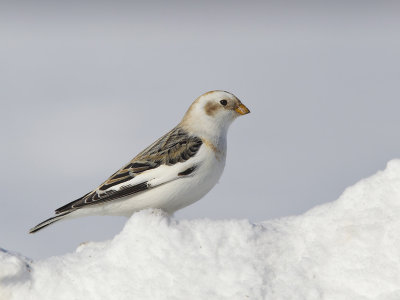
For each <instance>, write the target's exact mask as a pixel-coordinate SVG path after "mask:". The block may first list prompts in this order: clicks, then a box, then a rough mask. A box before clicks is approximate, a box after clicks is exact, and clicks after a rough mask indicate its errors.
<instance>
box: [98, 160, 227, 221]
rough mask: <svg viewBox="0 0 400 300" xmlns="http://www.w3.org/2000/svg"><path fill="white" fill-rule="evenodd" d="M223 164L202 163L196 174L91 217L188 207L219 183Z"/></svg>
mask: <svg viewBox="0 0 400 300" xmlns="http://www.w3.org/2000/svg"><path fill="white" fill-rule="evenodd" d="M224 165H225V161H221V160H217V159H216V158H215V157H214V156H213V158H212V159H209V160H206V161H203V162H202V164H201V165H199V166H198V167H197V168H196V170H195V172H194V173H192V174H190V175H187V176H182V178H178V179H176V180H174V181H171V182H168V183H165V184H163V185H160V186H157V187H155V188H153V189H149V190H146V191H144V192H141V193H139V194H135V195H134V196H132V197H126V198H122V199H120V200H118V201H113V202H110V203H108V204H105V205H102V206H101V207H98V208H95V207H93V209H96V210H97V209H99V210H101V211H96V212H93V213H94V214H103V215H122V216H130V215H132V214H133V213H134V212H135V211H139V210H142V209H146V208H160V209H162V210H164V211H166V212H168V213H173V212H175V211H177V210H178V209H181V208H183V207H185V206H188V205H190V204H192V203H194V202H196V201H198V200H199V199H201V198H202V197H203V196H204V195H205V194H207V193H208V192H209V191H210V190H211V189H212V188H213V187H214V186H215V184H216V183H217V182H218V180H219V178H220V177H221V174H222V171H223V169H224Z"/></svg>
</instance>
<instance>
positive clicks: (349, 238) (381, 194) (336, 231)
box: [0, 160, 400, 300]
mask: <svg viewBox="0 0 400 300" xmlns="http://www.w3.org/2000/svg"><path fill="white" fill-rule="evenodd" d="M268 203H272V202H268ZM271 205H273V204H271ZM399 216H400V160H393V161H391V162H389V163H388V166H387V168H386V170H385V171H380V172H378V173H377V174H375V175H374V176H371V177H370V178H367V179H364V180H361V181H360V182H358V183H357V184H355V185H354V186H352V187H350V188H348V189H346V191H345V192H344V193H343V195H342V196H341V197H340V198H339V199H338V200H337V201H334V202H332V203H328V204H324V205H321V206H318V207H315V208H313V209H312V210H310V211H308V212H307V213H305V214H303V215H301V216H295V217H287V218H282V219H277V220H272V221H266V222H263V223H260V224H252V223H250V222H249V221H247V220H223V221H219V220H207V219H203V220H184V221H177V220H175V219H173V218H170V217H168V216H166V215H163V214H160V213H155V212H151V211H142V212H139V213H136V214H134V215H133V216H132V217H131V218H130V219H129V221H128V222H127V223H126V225H125V228H124V229H123V230H122V232H121V233H120V234H118V235H117V236H116V237H115V238H114V239H112V240H110V241H105V242H98V243H93V242H89V243H85V244H83V245H81V246H80V247H78V249H77V250H76V252H75V253H70V254H66V255H63V256H58V257H51V258H48V259H44V260H39V261H31V260H29V259H27V258H25V257H23V256H20V255H18V254H15V253H11V252H8V251H6V250H3V251H0V299H68V300H69V299H185V300H187V299H307V300H309V299H352V300H358V299H388V300H389V299H390V300H395V299H396V300H397V299H400V218H399Z"/></svg>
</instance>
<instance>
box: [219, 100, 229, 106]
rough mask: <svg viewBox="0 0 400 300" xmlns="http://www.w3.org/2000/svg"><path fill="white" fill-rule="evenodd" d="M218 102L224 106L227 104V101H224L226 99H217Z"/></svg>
mask: <svg viewBox="0 0 400 300" xmlns="http://www.w3.org/2000/svg"><path fill="white" fill-rule="evenodd" d="M219 103H221V104H222V105H223V106H225V105H227V104H228V101H226V100H221V101H219Z"/></svg>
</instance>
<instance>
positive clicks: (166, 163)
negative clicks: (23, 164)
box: [30, 91, 249, 233]
mask: <svg viewBox="0 0 400 300" xmlns="http://www.w3.org/2000/svg"><path fill="white" fill-rule="evenodd" d="M247 113H249V110H248V109H247V107H246V106H244V105H243V104H242V103H241V102H240V100H239V99H237V98H236V97H235V96H234V95H233V94H231V93H228V92H225V91H211V92H208V93H205V94H203V95H202V96H200V97H199V98H197V99H196V100H195V101H194V102H193V104H192V105H191V106H190V108H189V109H188V111H187V112H186V114H185V116H184V117H183V119H182V121H181V122H180V123H179V124H178V125H177V126H176V127H175V128H174V129H173V130H171V131H170V132H169V133H167V134H166V135H164V136H163V137H161V138H160V139H158V140H157V141H156V142H154V143H153V144H152V145H150V146H149V147H148V148H146V149H145V150H143V151H142V152H141V153H139V154H138V155H137V156H136V157H135V158H133V159H132V160H131V161H130V162H129V163H128V164H127V165H126V166H124V167H123V168H121V169H120V170H118V171H117V172H116V173H115V174H113V175H112V176H111V177H110V178H109V179H107V180H106V181H105V182H104V183H103V184H101V185H100V186H99V187H97V188H96V189H95V190H93V191H91V192H90V193H88V194H87V195H85V196H83V197H81V198H79V199H77V200H75V201H73V202H71V203H68V204H66V205H65V206H63V207H61V208H59V209H57V210H56V216H55V217H52V218H50V219H48V220H46V221H44V222H42V223H40V224H38V225H37V226H35V227H34V228H32V229H31V230H30V233H33V232H36V231H38V230H40V229H42V228H44V227H46V226H48V225H50V224H52V223H54V222H55V221H58V220H61V219H67V218H76V217H81V216H87V215H123V216H130V215H132V214H133V213H134V212H135V211H138V210H141V209H145V208H159V209H162V210H164V211H166V212H167V213H173V212H175V211H176V210H178V209H181V208H183V207H185V206H187V205H190V204H192V203H194V202H195V201H197V200H199V199H200V198H202V197H203V196H204V195H205V194H207V193H208V192H209V191H210V190H211V189H212V188H213V187H214V185H215V184H216V183H217V182H218V180H219V178H220V177H221V175H222V172H223V170H224V166H225V160H226V148H227V141H226V137H227V131H228V128H229V125H230V124H231V123H232V122H233V120H234V119H236V118H237V117H238V116H240V115H244V114H247Z"/></svg>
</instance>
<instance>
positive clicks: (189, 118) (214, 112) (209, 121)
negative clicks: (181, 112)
mask: <svg viewBox="0 0 400 300" xmlns="http://www.w3.org/2000/svg"><path fill="white" fill-rule="evenodd" d="M249 112H250V110H249V109H248V108H247V107H246V106H245V105H244V104H243V103H242V102H241V101H240V100H239V99H238V98H237V97H236V96H235V95H233V94H231V93H229V92H226V91H218V90H217V91H210V92H207V93H205V94H203V95H201V96H200V97H199V98H197V99H196V100H195V101H194V102H193V104H192V105H191V106H190V107H189V109H188V111H187V112H186V114H185V116H184V118H183V120H182V122H181V125H182V126H183V127H185V128H187V129H188V130H189V131H192V132H194V133H199V131H200V132H202V133H204V132H215V133H223V132H226V131H227V130H228V128H229V125H230V124H231V123H232V122H233V121H234V120H235V119H236V118H237V117H239V116H241V115H245V114H248V113H249Z"/></svg>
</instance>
